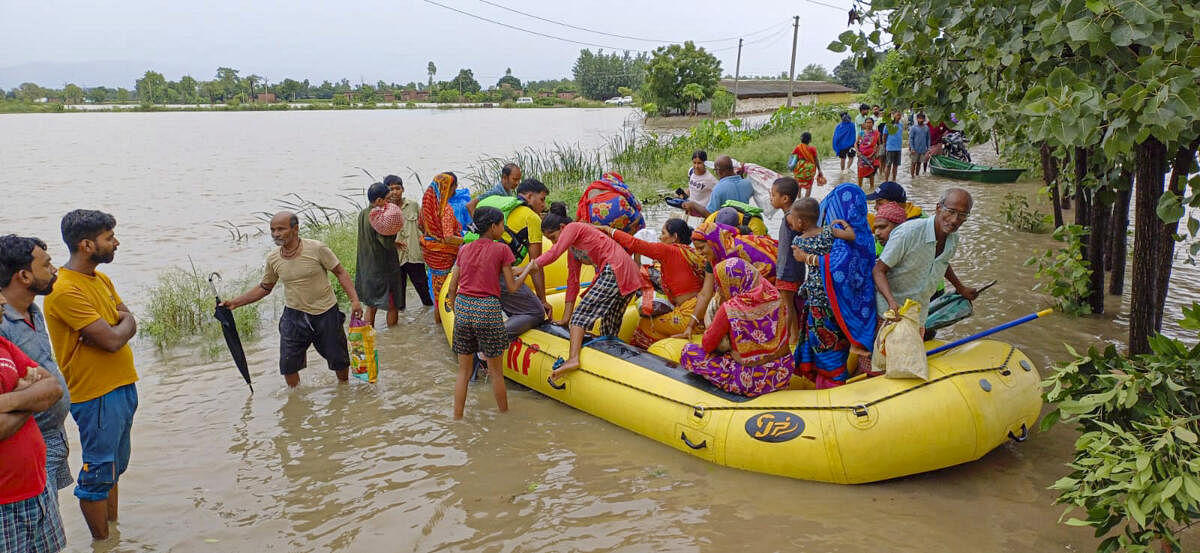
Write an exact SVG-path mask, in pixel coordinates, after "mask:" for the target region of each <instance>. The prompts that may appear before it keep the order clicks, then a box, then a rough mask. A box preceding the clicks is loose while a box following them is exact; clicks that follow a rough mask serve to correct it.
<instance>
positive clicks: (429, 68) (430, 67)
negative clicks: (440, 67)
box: [425, 61, 437, 88]
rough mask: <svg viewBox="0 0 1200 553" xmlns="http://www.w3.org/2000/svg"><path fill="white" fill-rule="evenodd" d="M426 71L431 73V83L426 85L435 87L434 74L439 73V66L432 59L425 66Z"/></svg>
mask: <svg viewBox="0 0 1200 553" xmlns="http://www.w3.org/2000/svg"><path fill="white" fill-rule="evenodd" d="M425 72H426V73H428V74H429V84H428V85H426V86H428V87H429V88H433V76H434V75H437V66H436V65H434V64H433V62H432V61H431V62H429V65H427V66H425Z"/></svg>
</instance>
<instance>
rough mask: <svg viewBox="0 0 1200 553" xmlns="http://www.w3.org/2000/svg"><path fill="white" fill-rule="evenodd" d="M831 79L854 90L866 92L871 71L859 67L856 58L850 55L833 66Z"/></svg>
mask: <svg viewBox="0 0 1200 553" xmlns="http://www.w3.org/2000/svg"><path fill="white" fill-rule="evenodd" d="M833 80H834V82H836V83H838V84H840V85H842V86H844V87H846V88H850V89H853V90H855V91H856V92H866V90H867V87H868V86H870V84H871V72H870V71H865V70H862V69H859V67H858V62H857V60H855V59H854V56H850V57H848V58H846V59H844V60H842V61H841V63H839V64H837V67H834V68H833Z"/></svg>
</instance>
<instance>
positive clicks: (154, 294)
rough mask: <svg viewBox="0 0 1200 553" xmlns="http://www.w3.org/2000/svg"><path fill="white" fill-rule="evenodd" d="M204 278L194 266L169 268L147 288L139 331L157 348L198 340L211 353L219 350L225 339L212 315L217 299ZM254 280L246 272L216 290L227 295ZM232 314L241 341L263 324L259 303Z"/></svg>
mask: <svg viewBox="0 0 1200 553" xmlns="http://www.w3.org/2000/svg"><path fill="white" fill-rule="evenodd" d="M207 279H208V277H207V276H206V275H204V274H202V273H200V272H199V271H198V270H197V269H195V268H194V267H193V268H192V270H191V271H186V270H183V269H180V268H172V269H169V270H167V271H166V272H164V273H162V274H160V275H159V276H158V283H157V284H155V285H154V286H153V287H151V288H150V301H149V303H148V305H147V307H146V313H145V314H144V315H143V316H142V317H140V318H139V320H140V321H141V323H140V325H139V334H140V335H141V336H142V337H145V338H148V339H149V340H151V341H152V342H153V343H154V345H155V346H156V347H157V348H159V349H160V350H163V349H167V348H169V347H172V346H176V345H181V344H195V343H199V344H202V345H204V346H206V351H207V353H209V355H210V356H211V355H215V354H216V353H217V352H219V351H221V350H220V348H223V347H224V343H225V342H224V340H223V338H222V331H221V324H220V323H218V322H217V320H216V319H215V318H213V311H214V308H215V307H216V300H215V299H214V298H213V295H212V290H211V289H210V288H209V285H208V280H207ZM256 282H257V277H255V276H253V275H246V276H243V277H242V278H239V279H236V280H234V281H229V282H225V283H221V285H220V286H219V291H220V292H222V293H223V294H228V296H225V295H223V296H222V299H226V298H227V297H232V294H239V293H241V290H244V289H246V288H249V287H251V286H253V285H254V284H255V283H256ZM233 318H234V321H235V322H236V323H237V327H238V332H239V334H240V335H241V337H242V341H243V342H247V341H251V340H254V339H256V338H257V337H258V335H259V330H260V329H261V327H262V321H261V320H260V318H259V310H258V304H251V305H247V306H244V307H239V308H238V309H235V310H234V311H233Z"/></svg>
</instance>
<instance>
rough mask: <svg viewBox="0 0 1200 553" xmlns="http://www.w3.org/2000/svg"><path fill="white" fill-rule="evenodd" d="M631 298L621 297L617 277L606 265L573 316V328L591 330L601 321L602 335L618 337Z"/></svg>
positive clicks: (630, 295)
mask: <svg viewBox="0 0 1200 553" xmlns="http://www.w3.org/2000/svg"><path fill="white" fill-rule="evenodd" d="M631 297H633V294H632V293H631V294H628V295H625V296H622V295H621V288H620V286H618V285H617V275H616V274H614V273H613V270H612V267H611V266H609V265H605V266H604V270H603V271H600V275H599V276H597V277H596V278H595V279H594V280H593V281H592V285H591V286H589V287H588V290H587V293H586V294H584V295H583V299H582V300H580V301H579V306H578V307H576V308H575V311H574V312H573V313H572V314H571V326H580V327H583V328H584V329H591V328H592V325H593V324H596V321H601V322H600V334H601V335H602V336H616V335H617V331H619V330H621V321H622V320H623V319H624V318H625V306H626V305H629V298H631Z"/></svg>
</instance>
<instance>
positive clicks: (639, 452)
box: [0, 110, 1200, 552]
mask: <svg viewBox="0 0 1200 553" xmlns="http://www.w3.org/2000/svg"><path fill="white" fill-rule="evenodd" d="M626 115H627V114H626V113H625V112H624V110H594V111H586V110H527V111H511V110H506V111H448V112H438V111H387V112H363V111H350V112H315V113H230V114H224V113H169V114H73V115H69V116H53V115H31V116H5V117H3V118H0V131H3V132H0V137H3V138H0V140H2V141H3V142H4V147H3V148H0V167H3V170H2V171H0V187H2V188H3V190H4V197H5V200H4V208H3V214H2V215H0V232H9V231H18V232H21V233H26V234H38V235H40V236H42V237H44V238H46V239H47V241H48V242H50V243H51V250H52V251H51V253H52V254H53V255H54V256H55V258H56V259H57V260H59V261H62V260H63V259H65V256H66V252H65V248H63V247H62V246H61V242H60V241H59V240H58V238H57V237H58V233H57V222H58V218H59V217H61V215H62V213H64V212H65V211H67V210H68V209H71V208H74V207H80V206H89V207H96V208H101V209H106V210H109V211H112V212H114V213H116V215H117V218H118V220H119V226H118V236H119V238H120V239H121V240H122V246H121V249H120V251H118V253H117V259H116V262H115V263H114V264H112V265H110V266H107V267H106V269H107V271H108V272H109V274H110V275H112V276H113V278H114V280H115V282H116V284H117V286H118V289H119V291H120V292H121V293H122V294H123V295H124V298H125V300H126V302H127V303H129V304H130V305H131V306H132V307H133V309H134V310H135V311H137V310H138V309H139V307H141V305H142V304H144V302H145V298H146V295H145V287H146V286H148V285H149V284H151V283H152V282H153V281H154V275H155V274H156V273H157V272H158V271H160V270H161V269H163V268H164V267H167V266H171V265H182V266H186V264H187V263H188V259H189V256H190V257H191V259H192V260H194V261H197V263H198V264H199V265H202V266H203V267H206V268H207V267H216V268H218V269H219V270H222V271H227V272H234V273H236V272H237V271H239V270H241V269H242V268H243V267H248V266H257V265H258V264H259V263H260V262H261V259H262V255H263V254H264V252H265V251H266V249H267V247H268V245H267V243H266V241H265V239H261V238H260V239H254V240H250V241H248V242H245V243H240V244H234V243H231V242H230V241H229V239H228V235H227V234H226V233H225V232H224V231H222V230H221V229H219V228H217V226H216V225H218V224H219V223H220V222H221V221H224V220H227V219H228V220H231V221H233V222H235V223H239V224H242V223H252V222H253V221H254V218H253V213H254V212H255V211H259V210H271V209H274V208H275V207H276V206H277V203H276V202H274V199H275V198H279V197H281V196H282V195H283V194H284V193H286V192H288V191H296V192H298V193H300V194H302V195H304V196H305V197H308V198H310V199H313V200H316V201H329V202H331V203H332V202H335V201H336V199H337V195H336V191H337V190H338V189H340V188H341V187H342V186H358V187H361V186H362V185H363V184H364V183H365V182H366V179H365V178H363V177H359V176H358V175H357V174H356V172H357V170H356V169H354V168H353V167H354V166H356V165H359V166H363V167H366V168H368V170H371V171H372V172H374V173H375V174H376V175H377V176H379V177H382V173H386V172H394V173H398V174H401V175H402V176H404V177H405V179H406V181H409V180H410V175H409V172H408V170H406V169H405V166H411V167H412V168H413V169H415V170H416V171H418V172H420V173H421V175H422V177H424V178H425V179H428V178H429V177H430V176H432V174H433V173H434V172H435V171H437V170H441V169H443V168H452V169H458V170H465V169H466V168H467V166H468V165H469V164H470V162H471V161H474V160H475V159H477V158H478V157H480V156H481V155H503V154H505V153H506V152H510V151H512V150H514V149H517V148H520V147H524V146H525V145H530V144H533V145H538V144H542V145H545V144H550V143H552V142H554V141H559V142H582V143H584V144H599V143H600V141H601V139H602V137H603V136H605V135H607V134H611V133H615V132H616V131H617V130H618V127H619V126H620V125H621V124H622V123H623V122H624V121H625V117H626ZM987 154H988V152H985V151H980V152H977V155H978V156H979V157H981V158H982V159H981V161H983V162H985V163H986V162H988V161H989V156H988V155H987ZM824 168H825V171H826V174H827V175H828V176H829V177H830V182H840V181H841V180H842V179H839V178H838V171H837V161H836V160H831V161H826V162H825V163H824ZM347 175H349V176H348V177H347ZM849 176H850V174H849V173H846V174H845V177H846V178H848V177H849ZM681 178H682V177H681ZM900 182H901V183H903V184H904V185H905V186H906V187H907V188H908V190H909V196H910V198H911V199H913V200H914V201H916V202H917V203H919V204H920V205H922V206H924V207H926V208H927V209H932V207H933V205H934V203H936V201H937V198H938V196H939V195H940V194H941V193H942V191H944V190H945V189H946V188H947V187H950V186H964V187H965V188H967V189H968V190H970V191H971V192H972V193H973V194H974V195H975V198H976V203H975V209H974V212H973V214H972V216H971V219H970V220H969V221H967V222H966V223H965V224H964V225H963V228H962V230H961V232H962V233H963V239H962V242H961V246H960V249H959V253H958V257H957V259H956V260H955V262H954V267H955V269H956V271H958V273H959V275H960V276H961V278H962V279H963V280H964V281H966V282H968V283H972V284H981V283H984V282H986V281H989V280H991V279H997V280H999V283H998V284H997V285H996V286H995V287H993V288H992V289H991V290H989V291H988V292H986V294H985V296H984V297H983V300H981V301H980V302H978V303H977V309H976V314H975V316H974V317H973V318H971V319H969V320H967V321H965V322H963V323H960V324H958V325H957V326H955V327H953V328H952V330H951V332H949V333H947V336H948V337H956V336H965V335H966V334H968V333H971V332H976V331H979V330H983V329H986V328H988V327H991V326H994V325H996V324H999V323H1001V322H1004V321H1007V320H1010V319H1013V318H1016V317H1018V316H1021V315H1025V314H1027V313H1030V312H1033V311H1036V310H1038V309H1040V308H1042V307H1044V306H1046V305H1048V302H1047V300H1046V298H1045V297H1042V296H1039V295H1038V294H1036V293H1034V292H1031V288H1032V287H1033V284H1034V276H1033V269H1032V268H1030V267H1026V266H1024V265H1023V262H1024V260H1025V259H1026V258H1027V257H1029V255H1031V254H1032V253H1033V252H1035V251H1038V250H1042V249H1045V248H1047V247H1050V246H1052V245H1053V244H1054V243H1053V241H1052V240H1051V239H1050V238H1049V237H1048V236H1046V235H1030V234H1025V233H1020V232H1017V231H1014V230H1012V229H1011V228H1010V227H1009V225H1007V223H1005V222H1004V221H1003V219H1002V217H1001V216H1000V215H999V213H998V209H999V206H1000V203H1001V200H1002V198H1003V196H1004V194H1005V193H1006V192H1008V191H1013V190H1015V191H1019V192H1023V193H1027V194H1032V193H1033V191H1034V190H1035V189H1036V187H1037V183H1034V182H1022V183H1017V184H1013V185H994V184H973V183H956V182H952V181H948V180H945V179H941V178H937V177H931V176H922V177H919V178H918V179H917V180H916V182H912V183H910V182H909V179H908V177H907V176H906V175H902V176H901V179H900ZM413 184H415V182H413V183H410V186H409V193H410V195H412V194H415V192H416V189H418V188H419V187H418V186H413ZM825 190H828V187H826V188H825V189H818V194H820V193H822V192H824V191H825ZM667 213H668V212H666V211H662V210H655V211H654V213H653V214H652V219H653V220H659V221H661V220H662V219H663V218H664V217H665V216H666V214H667ZM777 224H778V222H777V221H775V222H773V223H772V225H771V226H772V229H773V230H774V228H777ZM1197 290H1200V272H1198V271H1197V270H1196V269H1195V268H1194V267H1192V266H1188V265H1184V264H1182V262H1180V263H1178V264H1177V267H1176V270H1175V272H1174V274H1173V276H1172V289H1171V293H1170V298H1169V303H1170V305H1169V307H1168V309H1169V310H1170V313H1178V308H1179V306H1180V305H1181V304H1183V303H1184V302H1190V301H1193V300H1196V299H1198V298H1197ZM417 303H419V302H417V301H416V298H415V297H413V298H410V299H409V305H414V304H417ZM1127 310H1128V305H1127V298H1125V299H1119V298H1110V301H1109V304H1108V314H1106V315H1104V316H1098V317H1090V318H1078V319H1071V318H1066V317H1063V316H1060V315H1055V316H1052V317H1051V318H1048V319H1045V320H1041V321H1036V322H1033V323H1029V324H1026V325H1024V326H1022V327H1018V328H1016V329H1013V330H1010V331H1008V332H1005V333H1004V334H1001V335H998V336H997V338H999V339H1003V340H1006V341H1010V342H1012V343H1014V344H1016V345H1017V346H1018V347H1020V348H1021V349H1022V350H1023V351H1025V352H1026V353H1027V354H1029V355H1030V357H1031V358H1032V359H1034V360H1035V361H1036V362H1037V363H1038V364H1039V365H1040V366H1041V367H1040V368H1041V369H1042V371H1043V373H1045V371H1046V367H1047V366H1048V365H1049V363H1051V362H1052V361H1054V360H1061V359H1062V358H1063V357H1064V356H1065V353H1064V350H1063V346H1062V344H1063V343H1070V344H1074V345H1076V346H1086V345H1089V344H1093V343H1104V342H1108V341H1119V340H1122V339H1123V338H1124V334H1125V332H1126V330H1127V329H1126V326H1125V325H1126V320H1125V313H1127ZM265 311H266V314H265V315H266V316H268V317H271V318H272V321H273V320H274V319H275V318H276V317H277V315H278V313H277V308H276V307H268V308H267V309H265ZM430 319H431V316H430V315H429V313H428V312H426V311H424V310H421V309H415V310H411V311H410V312H408V313H406V314H405V315H404V316H403V317H402V318H401V324H400V326H398V327H396V328H392V329H382V330H381V331H380V334H379V338H378V341H379V355H380V358H381V360H382V365H383V369H382V371H381V376H380V382H379V383H378V384H377V385H367V384H363V383H360V382H352V383H351V384H350V385H347V386H338V385H335V384H334V380H333V377H332V375H331V374H329V373H328V371H325V370H324V369H322V368H321V367H323V365H324V363H323V361H321V360H320V359H319V358H317V357H316V356H315V354H312V357H310V367H312V368H310V369H309V370H307V371H305V372H304V373H303V375H304V376H303V379H302V380H303V383H302V386H301V387H300V388H299V389H297V390H294V391H289V390H287V389H285V386H284V384H283V381H282V379H281V378H280V377H279V376H278V374H277V372H276V369H275V367H276V366H277V365H276V363H277V359H278V358H277V345H276V344H277V342H276V336H275V334H274V332H273V331H272V330H271V328H273V326H274V325H273V322H269V323H267V324H266V325H265V326H266V328H267V332H266V333H265V334H266V335H265V337H264V338H263V339H262V340H260V341H258V342H255V343H253V344H250V345H249V346H248V348H247V350H248V351H247V353H248V356H249V360H250V365H251V369H252V371H253V375H254V378H255V384H256V389H257V390H258V391H257V393H255V394H254V395H250V394H249V393H248V392H247V390H246V387H245V385H244V384H243V383H242V382H241V380H240V378H239V377H237V376H236V373H235V371H234V370H233V369H232V367H231V365H230V364H229V363H228V362H227V361H225V360H224V359H217V360H213V361H209V360H207V359H205V358H204V356H202V355H198V354H197V353H196V351H195V350H193V349H189V348H177V349H175V350H172V351H170V352H167V353H158V352H155V351H153V350H151V349H149V348H148V347H147V345H146V344H145V343H138V344H137V345H138V348H137V354H136V355H137V366H138V371H139V373H140V374H141V377H142V380H141V381H140V382H139V384H138V386H139V391H140V397H141V405H140V410H139V412H138V415H137V418H136V420H135V425H134V437H133V444H134V446H133V447H134V454H133V461H132V463H131V468H130V470H129V472H128V473H127V474H126V475H125V476H124V478H123V479H122V482H121V502H122V512H121V516H122V520H121V522H120V523H119V524H118V526H117V527H116V532H115V537H114V538H112V539H110V540H109V541H107V542H104V543H98V544H92V543H91V540H90V538H89V537H88V535H87V530H86V528H85V526H84V524H83V521H82V519H81V517H80V515H79V511H78V508H77V507H76V506H75V505H76V503H75V500H74V498H73V496H72V495H71V493H70V491H69V489H68V490H64V491H63V492H61V493H60V498H61V500H62V501H63V503H64V504H63V509H62V510H63V515H64V521H65V525H66V528H67V535H68V540H69V542H70V545H69V548H68V549H69V550H70V551H92V550H95V551H114V552H117V551H120V552H126V551H128V552H135V551H178V552H193V551H197V552H215V551H339V552H340V551H489V552H490V551H738V550H755V551H878V550H889V551H931V550H932V551H956V550H957V551H961V550H971V551H1090V550H1092V549H1093V548H1094V546H1095V540H1094V539H1093V538H1092V537H1091V533H1090V532H1089V531H1088V530H1086V529H1078V528H1070V527H1066V526H1062V525H1059V524H1057V522H1056V520H1057V518H1058V516H1059V514H1060V513H1061V511H1062V508H1061V507H1057V506H1054V505H1052V503H1053V500H1054V494H1052V493H1051V492H1050V491H1048V490H1047V489H1046V488H1047V486H1049V485H1050V484H1051V483H1052V482H1053V481H1054V480H1056V479H1057V478H1059V477H1060V476H1061V475H1062V474H1064V472H1065V469H1064V467H1063V463H1064V462H1065V461H1066V460H1067V459H1068V458H1069V456H1070V447H1071V442H1072V440H1073V435H1072V434H1071V432H1069V431H1068V430H1065V429H1062V428H1058V429H1055V430H1052V431H1051V432H1049V433H1034V435H1033V436H1032V437H1031V438H1030V440H1029V441H1027V442H1026V443H1023V444H1007V445H1004V446H1002V447H1000V448H998V449H997V450H995V451H993V452H991V453H989V454H988V455H986V456H985V457H984V458H983V459H981V460H979V461H977V462H973V463H969V464H966V465H962V466H958V467H953V468H949V469H945V470H941V471H937V472H933V473H928V474H923V475H918V476H913V477H908V478H901V479H897V480H893V481H888V482H881V483H876V484H869V485H859V486H839V485H831V484H820V483H811V482H802V481H794V480H788V479H784V478H779V477H774V476H766V475H761V474H754V473H749V472H743V471H739V470H734V469H729V468H725V467H720V466H717V465H713V464H710V463H707V462H705V461H701V460H698V459H695V458H692V457H689V456H687V455H685V454H682V453H680V452H678V451H676V450H674V449H671V448H668V447H666V446H664V445H661V444H659V443H657V442H654V441H651V440H648V439H646V438H642V437H640V436H638V435H636V434H634V433H632V432H629V431H626V430H624V429H621V428H618V427H616V426H613V425H611V424H609V423H607V422H605V421H603V420H599V419H596V418H594V417H591V416H589V415H587V414H584V413H581V412H579V411H576V410H574V409H572V408H570V407H567V406H564V405H562V404H559V403H557V402H555V401H553V400H550V399H547V398H544V397H542V396H540V395H539V394H537V393H534V392H530V391H521V390H516V389H513V387H510V392H509V401H510V404H511V407H512V410H511V412H510V413H509V414H508V415H505V416H499V415H498V413H497V412H496V411H495V408H494V406H493V404H492V400H491V397H490V391H489V389H488V387H487V386H480V385H477V386H473V387H472V389H471V392H470V397H469V399H468V408H467V414H466V419H465V420H464V421H463V422H461V423H455V422H453V421H451V419H450V407H451V405H450V404H451V390H452V387H453V379H454V374H453V364H454V360H453V356H452V354H451V352H450V350H449V348H448V347H447V345H446V340H445V337H444V336H443V334H442V331H441V329H440V328H438V327H435V326H434V325H433V324H432V323H431V322H430ZM1175 330H1177V329H1175ZM67 424H68V427H69V428H68V433H69V434H71V435H73V436H75V435H76V429H75V427H74V424H73V422H68V423H67ZM72 445H73V450H72V459H71V462H72V467H73V468H74V469H76V470H78V468H79V456H78V442H77V440H75V441H74V442H73V444H72ZM879 455H880V459H881V460H882V459H884V458H885V456H886V455H887V452H886V451H881V452H879Z"/></svg>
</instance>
